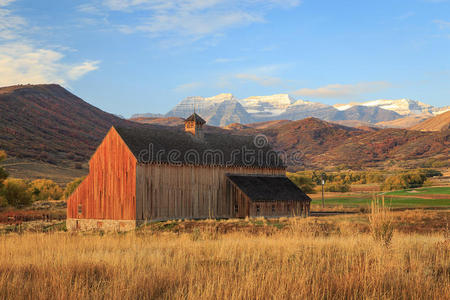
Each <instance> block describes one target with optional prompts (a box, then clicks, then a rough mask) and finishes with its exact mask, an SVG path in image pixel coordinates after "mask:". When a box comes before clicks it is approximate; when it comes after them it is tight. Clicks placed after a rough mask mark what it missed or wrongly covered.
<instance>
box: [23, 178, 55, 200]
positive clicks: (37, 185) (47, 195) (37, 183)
mask: <svg viewBox="0 0 450 300" xmlns="http://www.w3.org/2000/svg"><path fill="white" fill-rule="evenodd" d="M29 191H30V193H31V196H32V200H33V201H38V200H49V199H51V200H59V199H60V198H61V196H62V195H63V190H62V189H61V187H60V186H59V185H58V184H56V183H55V182H54V181H53V180H50V179H37V180H34V181H32V182H31V183H30V185H29Z"/></svg>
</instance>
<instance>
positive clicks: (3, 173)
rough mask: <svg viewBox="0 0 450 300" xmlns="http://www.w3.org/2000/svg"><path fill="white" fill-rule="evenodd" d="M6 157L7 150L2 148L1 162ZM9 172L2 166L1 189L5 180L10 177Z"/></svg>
mask: <svg viewBox="0 0 450 300" xmlns="http://www.w3.org/2000/svg"><path fill="white" fill-rule="evenodd" d="M5 159H6V152H5V151H1V150H0V162H2V161H4V160H5ZM8 175H9V174H8V172H7V171H6V170H5V169H3V168H2V167H0V189H1V187H2V184H3V181H4V180H5V179H6V178H8Z"/></svg>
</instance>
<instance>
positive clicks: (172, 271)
mask: <svg viewBox="0 0 450 300" xmlns="http://www.w3.org/2000/svg"><path fill="white" fill-rule="evenodd" d="M289 222H290V223H291V225H290V228H289V230H282V231H278V232H275V233H273V234H270V235H267V234H260V233H258V234H250V233H244V232H232V233H226V234H220V233H217V232H216V231H215V230H214V222H211V226H210V227H208V228H202V229H197V230H194V231H192V232H191V233H174V232H158V233H155V232H146V231H145V230H144V231H136V232H131V233H127V234H104V235H101V234H94V233H91V234H82V233H75V234H71V233H64V232H55V233H47V234H45V233H25V234H8V235H2V236H0V297H1V298H9V299H23V298H28V299H29V298H33V299H49V298H51V299H83V298H100V299H102V298H113V299H128V298H134V299H154V298H165V299H169V298H170V299H177V298H183V299H201V298H203V299H205V298H208V299H248V298H251V299H267V298H273V299H283V298H284V299H344V298H345V299H362V298H365V299H374V298H376V299H379V298H382V299H387V298H398V299H446V298H447V299H448V295H449V294H450V258H449V253H450V245H449V244H450V243H449V240H448V239H446V237H445V236H444V233H433V234H428V235H421V234H404V233H396V234H395V235H394V237H393V239H392V243H391V245H390V247H389V248H386V247H384V246H383V245H382V244H380V243H377V242H376V241H375V240H374V239H373V238H372V236H371V234H370V233H355V232H353V231H352V230H351V226H352V225H351V223H349V224H348V232H345V231H343V230H342V231H341V232H340V233H335V234H331V235H326V234H321V233H320V228H315V227H314V226H313V225H314V222H312V221H311V220H308V219H307V220H299V219H292V220H289Z"/></svg>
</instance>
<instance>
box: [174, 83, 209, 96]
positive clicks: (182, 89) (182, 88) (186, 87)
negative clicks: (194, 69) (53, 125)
mask: <svg viewBox="0 0 450 300" xmlns="http://www.w3.org/2000/svg"><path fill="white" fill-rule="evenodd" d="M202 86H203V84H202V83H201V82H189V83H184V84H180V85H178V86H177V87H175V89H174V91H175V92H177V93H187V92H191V91H193V90H195V89H198V88H200V87H202Z"/></svg>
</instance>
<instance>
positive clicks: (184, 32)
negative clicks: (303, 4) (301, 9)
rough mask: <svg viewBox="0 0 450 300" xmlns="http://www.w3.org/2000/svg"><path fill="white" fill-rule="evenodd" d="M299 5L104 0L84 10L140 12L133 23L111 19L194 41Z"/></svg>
mask: <svg viewBox="0 0 450 300" xmlns="http://www.w3.org/2000/svg"><path fill="white" fill-rule="evenodd" d="M299 4H300V1H299V0H103V1H101V2H100V3H97V4H96V7H97V9H94V7H93V6H92V5H89V6H84V7H82V11H84V12H89V11H93V12H97V11H98V9H103V10H106V11H111V12H112V11H114V12H116V15H117V14H118V13H123V14H131V13H134V12H137V13H138V15H139V17H138V18H134V20H135V23H134V24H123V23H122V24H118V23H115V24H114V22H113V21H111V22H112V23H113V25H114V26H115V27H116V28H117V29H118V30H119V31H120V32H122V33H127V34H130V33H135V32H142V33H145V34H147V35H149V36H150V37H162V38H164V39H173V40H174V39H175V38H180V37H183V38H184V39H186V40H187V41H193V40H197V39H199V38H203V37H206V36H214V35H217V34H220V33H223V32H224V31H226V30H228V29H230V28H233V27H237V26H243V25H248V24H251V23H258V22H264V21H265V19H264V16H265V14H266V13H267V11H269V10H271V9H273V8H277V7H279V8H289V7H294V6H297V5H299ZM174 37H175V38H174Z"/></svg>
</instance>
